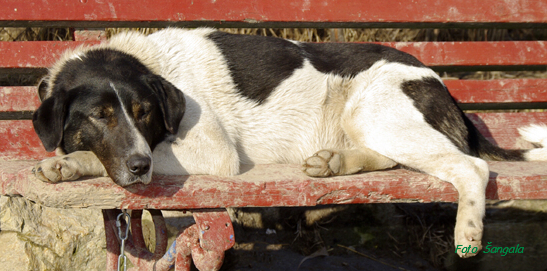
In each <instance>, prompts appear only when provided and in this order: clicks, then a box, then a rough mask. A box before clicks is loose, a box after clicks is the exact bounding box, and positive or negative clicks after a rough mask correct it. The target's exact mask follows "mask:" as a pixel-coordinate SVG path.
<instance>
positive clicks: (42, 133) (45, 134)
mask: <svg viewBox="0 0 547 271" xmlns="http://www.w3.org/2000/svg"><path fill="white" fill-rule="evenodd" d="M66 95H67V94H66V92H64V91H59V92H57V93H56V95H54V96H50V97H49V98H47V99H45V100H44V101H43V102H42V104H41V105H40V107H38V109H37V110H36V111H35V112H34V115H32V124H33V125H34V131H36V134H38V137H39V138H40V140H41V141H42V144H43V145H44V147H45V148H46V151H49V152H50V151H53V150H55V148H57V147H58V146H59V145H60V144H61V140H62V139H63V126H64V123H65V108H66V100H67V98H66Z"/></svg>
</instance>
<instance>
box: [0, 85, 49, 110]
mask: <svg viewBox="0 0 547 271" xmlns="http://www.w3.org/2000/svg"><path fill="white" fill-rule="evenodd" d="M38 106H40V99H39V98H38V94H37V89H36V87H0V112H15V111H34V110H35V109H36V108H38Z"/></svg>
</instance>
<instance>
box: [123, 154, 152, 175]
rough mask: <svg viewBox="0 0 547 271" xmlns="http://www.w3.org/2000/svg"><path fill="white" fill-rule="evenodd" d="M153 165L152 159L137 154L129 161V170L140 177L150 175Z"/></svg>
mask: <svg viewBox="0 0 547 271" xmlns="http://www.w3.org/2000/svg"><path fill="white" fill-rule="evenodd" d="M151 163H152V160H151V159H150V157H148V156H143V155H138V154H135V155H131V157H129V159H128V160H127V168H128V169H129V172H131V173H133V174H135V175H137V176H140V175H144V174H146V173H148V171H149V170H150V164H151Z"/></svg>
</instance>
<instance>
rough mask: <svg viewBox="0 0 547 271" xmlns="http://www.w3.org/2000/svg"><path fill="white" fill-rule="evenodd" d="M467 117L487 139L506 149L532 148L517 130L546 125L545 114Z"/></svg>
mask: <svg viewBox="0 0 547 271" xmlns="http://www.w3.org/2000/svg"><path fill="white" fill-rule="evenodd" d="M467 116H468V117H469V119H471V121H472V122H473V123H474V124H475V126H476V127H477V128H478V129H479V131H480V132H481V133H482V134H483V135H484V136H485V137H486V138H487V139H489V140H490V141H491V142H493V143H495V144H496V145H498V146H500V147H503V148H507V149H522V148H531V147H532V146H531V145H529V144H528V143H527V142H525V141H523V140H522V139H521V138H520V136H519V133H518V130H517V129H518V128H520V127H526V126H528V125H530V124H547V112H519V113H472V114H467Z"/></svg>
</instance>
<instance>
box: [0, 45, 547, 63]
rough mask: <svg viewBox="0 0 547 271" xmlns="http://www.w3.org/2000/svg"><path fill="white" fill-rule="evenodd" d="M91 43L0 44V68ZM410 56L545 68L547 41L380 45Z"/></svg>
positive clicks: (51, 59) (39, 60) (56, 55)
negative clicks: (393, 48)
mask: <svg viewBox="0 0 547 271" xmlns="http://www.w3.org/2000/svg"><path fill="white" fill-rule="evenodd" d="M97 43H98V42H96V41H90V42H73V41H67V42H55V41H53V42H52V41H49V42H48V41H42V42H40V41H36V42H0V51H1V52H2V57H3V58H2V61H1V62H0V68H44V67H46V68H47V67H49V66H50V65H52V64H53V63H54V62H55V60H56V59H57V58H59V56H61V55H62V52H64V51H65V50H66V49H68V48H74V47H77V46H80V45H82V44H86V45H93V44H97ZM382 44H384V45H387V46H391V47H395V48H397V49H400V50H402V51H405V52H407V53H410V54H412V55H414V56H416V57H417V58H418V59H420V60H421V61H422V62H424V63H425V64H426V65H428V66H452V67H457V66H465V67H467V66H496V67H497V66H523V65H540V66H543V65H547V41H500V42H400V43H382Z"/></svg>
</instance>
